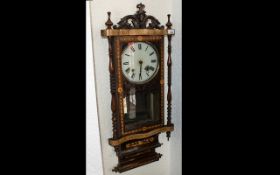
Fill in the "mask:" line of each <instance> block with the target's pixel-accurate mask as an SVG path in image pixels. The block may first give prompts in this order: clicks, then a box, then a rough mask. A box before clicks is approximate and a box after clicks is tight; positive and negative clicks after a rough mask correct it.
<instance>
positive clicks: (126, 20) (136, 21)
mask: <svg viewBox="0 0 280 175" xmlns="http://www.w3.org/2000/svg"><path fill="white" fill-rule="evenodd" d="M136 7H137V8H138V9H139V10H138V11H137V12H136V13H135V14H134V15H127V16H125V17H123V18H122V19H121V20H120V21H119V22H118V25H114V26H113V28H114V29H163V28H164V26H162V25H160V22H159V21H158V20H157V19H156V18H155V17H153V16H150V15H146V11H145V10H144V8H145V5H144V4H142V3H140V4H138V5H137V6H136Z"/></svg>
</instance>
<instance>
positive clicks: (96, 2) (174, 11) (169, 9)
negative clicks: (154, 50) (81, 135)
mask: <svg viewBox="0 0 280 175" xmlns="http://www.w3.org/2000/svg"><path fill="white" fill-rule="evenodd" d="M140 2H142V3H143V4H145V5H146V7H145V11H146V12H147V14H149V15H153V16H155V17H157V18H158V20H159V21H160V22H161V24H162V25H165V24H166V22H167V16H166V15H167V14H168V13H170V14H171V15H172V16H171V22H172V23H173V25H174V28H175V29H176V35H175V36H174V37H173V40H172V45H173V53H172V57H173V70H172V72H173V74H172V79H173V80H172V82H173V85H172V91H173V99H172V110H173V111H172V115H173V122H174V124H175V131H174V132H172V136H171V139H170V142H168V141H167V139H166V134H161V135H160V137H159V139H160V142H161V143H163V145H162V146H161V147H160V148H158V149H157V152H159V153H162V154H163V157H162V158H161V159H160V161H157V162H155V163H152V164H149V165H146V166H143V167H139V168H136V169H133V170H131V171H127V172H125V173H122V175H143V174H145V175H181V116H182V114H181V111H182V107H181V60H182V58H181V2H180V1H179V0H174V1H170V0H153V1H151V0H141V1H140V0H93V1H92V2H91V12H92V19H91V20H92V21H91V22H92V34H93V51H94V55H93V57H94V72H95V81H96V95H97V107H98V108H97V109H98V115H99V127H100V133H101V145H102V147H101V148H102V156H103V173H104V175H114V174H117V173H114V172H112V168H113V167H114V166H115V165H116V164H117V157H116V154H115V151H114V149H113V147H111V146H109V145H108V138H111V137H112V122H111V109H110V103H111V95H110V90H109V89H110V84H109V82H110V81H109V71H108V41H107V39H104V38H102V37H101V36H100V30H101V29H104V28H105V27H106V26H105V24H104V23H105V22H106V20H107V11H111V13H112V14H111V20H112V21H113V23H116V22H118V21H119V19H120V18H121V17H123V16H125V15H128V14H134V13H135V12H136V10H137V9H136V4H138V3H140ZM159 4H160V5H159ZM165 42H166V44H167V40H166V41H165ZM165 57H167V47H166V48H165ZM165 62H166V60H165ZM87 64H88V63H87ZM89 64H90V65H87V67H89V69H93V68H91V66H92V65H91V62H89ZM165 66H166V64H165ZM166 68H167V67H166ZM166 70H167V69H166ZM89 71H92V70H89ZM165 76H167V74H165ZM89 81H92V80H91V79H89ZM165 88H166V90H165V92H167V87H165ZM87 96H88V94H87ZM92 98H93V97H92ZM87 105H88V103H87ZM90 105H93V104H90ZM165 109H166V107H165ZM89 110H90V109H89ZM89 113H90V112H89ZM165 114H166V112H165ZM95 126H96V125H95ZM95 126H90V125H89V124H88V127H91V128H92V127H95ZM88 130H90V128H89V129H88ZM90 132H92V131H90ZM88 139H91V140H92V138H87V141H88V142H89V140H88ZM90 142H91V143H87V146H88V147H89V148H88V150H90V149H93V148H92V147H93V146H94V145H93V143H92V142H93V141H90ZM96 144H98V142H96ZM91 158H93V157H91ZM91 158H90V157H89V158H88V159H91ZM87 166H88V169H90V167H91V166H93V165H92V164H89V163H88V164H87ZM88 175H91V174H90V173H88ZM92 175H99V174H94V173H93V174H92ZM100 175H101V174H100Z"/></svg>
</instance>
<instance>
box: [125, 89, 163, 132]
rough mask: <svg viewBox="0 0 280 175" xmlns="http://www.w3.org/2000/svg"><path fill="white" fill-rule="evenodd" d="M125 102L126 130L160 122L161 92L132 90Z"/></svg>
mask: <svg viewBox="0 0 280 175" xmlns="http://www.w3.org/2000/svg"><path fill="white" fill-rule="evenodd" d="M123 100H124V103H123V104H124V118H125V127H126V130H132V129H136V128H139V127H142V126H143V125H150V124H155V123H157V122H158V121H159V119H160V94H159V92H156V91H155V92H136V91H135V88H131V89H130V91H129V94H128V95H127V96H126V97H124V99H123Z"/></svg>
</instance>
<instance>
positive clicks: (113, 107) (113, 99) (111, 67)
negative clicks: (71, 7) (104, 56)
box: [105, 12, 117, 139]
mask: <svg viewBox="0 0 280 175" xmlns="http://www.w3.org/2000/svg"><path fill="white" fill-rule="evenodd" d="M107 14H108V20H107V21H106V23H105V25H106V26H107V29H112V25H113V23H112V21H111V19H110V17H111V12H107ZM112 42H113V41H112V37H111V36H108V44H109V72H110V89H111V110H112V123H113V139H117V113H116V109H117V106H116V105H117V102H116V78H115V69H114V65H113V49H112Z"/></svg>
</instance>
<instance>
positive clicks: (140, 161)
mask: <svg viewBox="0 0 280 175" xmlns="http://www.w3.org/2000/svg"><path fill="white" fill-rule="evenodd" d="M135 143H136V144H135ZM161 145H162V144H161V143H159V142H158V135H155V136H152V137H150V138H146V139H139V140H134V141H129V142H125V143H123V144H121V145H120V146H118V147H115V148H116V150H119V151H117V154H118V158H119V163H118V165H117V166H116V167H115V168H114V169H113V171H114V172H119V173H122V172H125V171H128V170H131V169H134V168H137V167H140V166H143V165H146V164H149V163H152V162H155V161H158V160H159V159H160V158H161V156H162V154H160V153H157V152H156V151H155V149H156V148H158V147H160V146H161ZM127 147H130V148H127Z"/></svg>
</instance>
